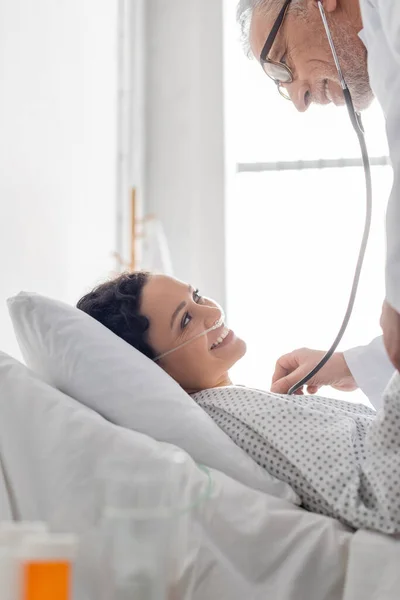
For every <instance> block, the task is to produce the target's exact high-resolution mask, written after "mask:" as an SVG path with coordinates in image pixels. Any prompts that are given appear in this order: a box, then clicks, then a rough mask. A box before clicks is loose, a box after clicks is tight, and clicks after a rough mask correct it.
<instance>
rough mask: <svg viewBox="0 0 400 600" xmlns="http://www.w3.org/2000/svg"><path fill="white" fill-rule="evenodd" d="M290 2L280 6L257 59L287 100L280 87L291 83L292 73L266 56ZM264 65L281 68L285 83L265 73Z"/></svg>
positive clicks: (283, 65) (286, 67)
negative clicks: (283, 72) (284, 74)
mask: <svg viewBox="0 0 400 600" xmlns="http://www.w3.org/2000/svg"><path fill="white" fill-rule="evenodd" d="M291 1H292V0H285V3H284V5H283V6H282V8H281V10H280V12H279V14H278V16H277V18H276V21H275V23H274V26H273V27H272V29H271V32H270V34H269V36H268V37H267V41H266V42H265V44H264V46H263V49H262V50H261V54H260V59H259V60H260V64H261V66H262V68H263V71H264V73H265V74H266V75H267V76H268V77H269V78H270V79H272V80H273V81H274V82H275V83H276V85H277V86H278V90H279V93H280V94H281V95H282V96H283V97H284V98H287V96H286V95H284V94H283V93H282V91H281V85H282V84H283V83H292V81H293V73H292V71H291V70H290V68H289V67H288V66H287V65H285V64H284V63H282V62H277V61H274V60H271V59H270V58H269V57H268V54H269V53H270V51H271V48H272V46H273V44H274V42H275V39H276V36H277V35H278V32H279V30H280V28H281V25H282V22H283V20H284V18H285V16H286V13H287V11H288V8H289V5H290V3H291ZM264 65H276V66H279V67H282V68H283V69H284V70H285V71H286V73H287V74H288V79H287V81H281V80H279V79H276V77H272V76H271V75H270V74H269V73H268V72H267V71H266V69H265V67H264Z"/></svg>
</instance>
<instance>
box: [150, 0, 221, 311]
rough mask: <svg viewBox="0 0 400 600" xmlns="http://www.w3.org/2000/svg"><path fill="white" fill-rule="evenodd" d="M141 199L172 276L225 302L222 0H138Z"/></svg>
mask: <svg viewBox="0 0 400 600" xmlns="http://www.w3.org/2000/svg"><path fill="white" fill-rule="evenodd" d="M146 17H147V44H146V74H147V77H146V111H147V116H146V133H147V136H146V145H147V148H146V203H147V210H148V211H149V212H154V213H156V214H157V215H158V216H159V217H160V218H161V220H162V222H163V225H164V228H165V231H166V234H167V237H168V240H169V244H170V250H171V255H172V260H173V265H174V270H175V275H177V276H178V277H180V278H182V279H184V280H186V281H188V282H190V283H192V284H193V285H194V286H198V287H199V288H200V290H201V291H202V293H205V294H207V295H209V296H212V297H214V298H216V299H218V300H219V301H220V302H222V303H225V219H224V213H225V205H224V202H225V199H224V191H225V190H224V181H225V162H224V123H223V114H224V113H223V87H224V86H223V39H222V31H223V12H222V0H146Z"/></svg>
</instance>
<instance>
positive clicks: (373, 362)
mask: <svg viewBox="0 0 400 600" xmlns="http://www.w3.org/2000/svg"><path fill="white" fill-rule="evenodd" d="M343 355H344V358H345V361H346V363H347V366H348V367H349V369H350V372H351V374H352V375H353V377H354V379H355V381H356V383H357V385H358V387H359V388H360V390H361V391H362V392H364V394H365V395H366V396H367V398H368V400H369V401H370V402H371V404H372V405H373V406H374V407H375V408H376V409H378V408H380V407H381V404H382V398H383V391H384V389H385V387H386V386H387V384H388V383H389V380H390V379H391V377H392V375H393V373H394V367H393V365H392V363H391V362H390V360H389V357H388V355H387V352H386V350H385V346H384V344H383V337H382V336H379V337H377V338H375V339H374V340H372V342H370V343H369V344H368V345H367V346H357V347H356V348H351V349H350V350H346V351H345V352H343Z"/></svg>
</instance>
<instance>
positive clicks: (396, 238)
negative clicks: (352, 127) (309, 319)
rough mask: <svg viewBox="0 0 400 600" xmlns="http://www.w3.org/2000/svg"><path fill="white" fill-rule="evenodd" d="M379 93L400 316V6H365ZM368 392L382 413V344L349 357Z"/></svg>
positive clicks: (389, 294)
mask: <svg viewBox="0 0 400 600" xmlns="http://www.w3.org/2000/svg"><path fill="white" fill-rule="evenodd" d="M360 6H361V15H362V20H363V30H362V31H361V32H360V38H361V39H362V41H363V42H364V44H365V45H366V47H367V50H368V72H369V76H370V83H371V87H372V89H373V92H374V94H375V96H376V98H377V100H378V102H379V103H380V105H381V107H382V110H383V112H384V114H385V117H386V134H387V138H388V143H389V152H390V159H391V162H392V166H393V187H392V191H391V194H390V198H389V202H388V208H387V214H386V271H385V275H386V277H385V281H386V300H387V301H388V302H389V304H390V305H391V306H392V307H393V308H395V309H396V310H397V312H398V313H400V0H360ZM344 355H345V359H346V362H347V364H348V366H349V368H350V370H351V372H352V374H353V376H354V378H355V380H356V382H357V384H358V386H359V387H360V388H361V389H362V391H363V392H364V393H365V394H366V395H367V397H368V398H369V400H370V401H371V403H372V404H373V405H374V406H375V408H379V406H380V402H381V398H382V394H383V390H384V388H385V387H386V385H387V383H388V382H389V379H390V378H391V376H392V374H393V372H394V368H393V366H392V364H391V363H390V361H389V358H388V356H387V354H386V351H385V348H384V345H383V340H382V338H376V339H375V340H373V341H372V342H371V343H370V344H369V345H368V346H362V347H358V348H352V349H351V350H348V351H347V352H345V353H344Z"/></svg>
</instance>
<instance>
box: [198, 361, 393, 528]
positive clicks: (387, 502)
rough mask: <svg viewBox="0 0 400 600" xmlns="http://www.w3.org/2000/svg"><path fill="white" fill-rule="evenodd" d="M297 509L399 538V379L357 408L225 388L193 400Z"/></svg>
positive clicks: (316, 398)
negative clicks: (372, 402) (378, 401)
mask: <svg viewBox="0 0 400 600" xmlns="http://www.w3.org/2000/svg"><path fill="white" fill-rule="evenodd" d="M192 397H193V398H194V400H195V401H196V402H197V404H198V405H199V406H201V408H203V409H204V410H205V411H206V412H207V413H208V414H209V415H210V417H211V418H212V419H213V420H214V421H215V422H216V423H217V425H218V426H219V427H220V428H221V429H222V430H223V431H224V432H225V433H226V434H227V435H228V436H229V437H230V438H231V439H232V440H233V441H234V442H235V443H236V444H237V445H238V446H240V447H241V448H242V449H243V450H245V451H246V452H247V453H248V454H249V455H250V456H251V457H252V458H253V459H254V460H255V461H256V462H257V463H258V464H259V465H261V466H262V467H263V468H264V469H266V470H267V471H268V472H269V473H271V475H274V476H275V477H277V478H278V479H280V480H282V481H285V482H287V483H289V484H290V485H291V486H292V488H293V489H294V490H295V491H296V492H297V494H298V495H299V496H300V498H301V500H302V503H303V506H304V508H306V509H308V510H310V511H312V512H316V513H321V514H324V515H328V516H330V517H334V518H337V519H339V520H340V521H342V522H343V523H345V524H347V525H349V526H350V527H353V528H354V529H359V528H367V529H373V530H377V531H381V532H383V533H389V534H394V533H400V375H399V374H398V373H396V375H395V376H394V377H393V379H392V381H391V382H390V384H389V386H388V387H387V389H386V390H385V393H384V402H383V408H382V410H381V411H380V412H378V413H376V412H375V411H374V410H373V409H370V408H369V407H367V406H364V405H362V404H352V403H348V402H344V401H341V400H331V399H328V398H321V397H319V396H287V395H278V394H273V393H272V392H264V391H261V390H255V389H250V388H246V387H242V386H229V387H223V388H214V389H209V390H204V391H202V392H198V393H196V394H193V396H192Z"/></svg>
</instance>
